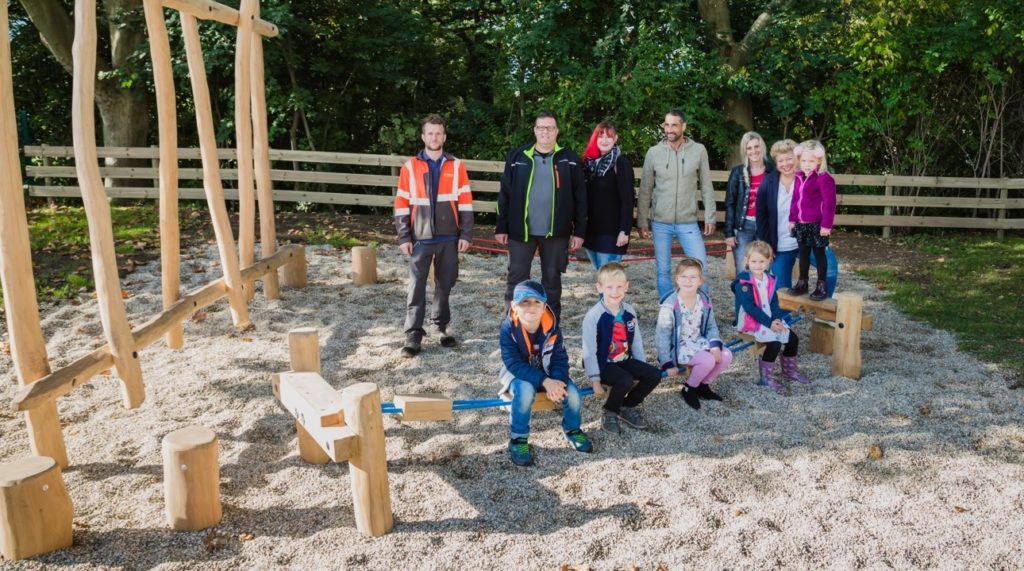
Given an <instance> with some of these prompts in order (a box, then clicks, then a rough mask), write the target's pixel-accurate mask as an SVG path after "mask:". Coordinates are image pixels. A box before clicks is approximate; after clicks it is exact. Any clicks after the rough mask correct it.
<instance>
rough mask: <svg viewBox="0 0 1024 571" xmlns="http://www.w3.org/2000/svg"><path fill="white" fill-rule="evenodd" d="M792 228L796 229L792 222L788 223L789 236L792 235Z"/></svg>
mask: <svg viewBox="0 0 1024 571" xmlns="http://www.w3.org/2000/svg"><path fill="white" fill-rule="evenodd" d="M793 228H796V224H793V223H792V222H790V223H789V233H790V234H792V233H793Z"/></svg>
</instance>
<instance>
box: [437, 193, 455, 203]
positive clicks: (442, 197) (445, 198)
mask: <svg viewBox="0 0 1024 571" xmlns="http://www.w3.org/2000/svg"><path fill="white" fill-rule="evenodd" d="M437 201H438V202H455V195H454V194H451V193H447V192H446V193H444V194H438V195H437Z"/></svg>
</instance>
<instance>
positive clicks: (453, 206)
mask: <svg viewBox="0 0 1024 571" xmlns="http://www.w3.org/2000/svg"><path fill="white" fill-rule="evenodd" d="M431 184H432V182H431V179H430V166H429V165H428V164H427V161H426V157H425V155H424V153H423V152H422V151H421V152H420V153H419V154H417V155H416V156H415V157H412V158H410V159H409V160H407V161H405V164H403V165H402V170H401V174H400V175H399V177H398V192H397V193H396V194H395V229H396V230H397V231H398V243H399V244H404V243H406V242H415V241H416V240H431V239H434V238H439V237H442V236H458V237H459V238H460V239H462V240H467V241H469V240H472V239H473V195H472V193H471V192H470V188H469V176H468V175H467V174H466V165H465V164H464V163H463V162H462V161H461V160H459V159H457V158H455V157H454V156H452V155H450V154H448V153H445V154H444V155H442V157H441V177H440V182H439V184H438V187H439V188H437V189H433V188H430V186H431ZM432 196H436V199H435V200H434V204H436V207H433V206H432V205H431V202H432V201H431V197H432Z"/></svg>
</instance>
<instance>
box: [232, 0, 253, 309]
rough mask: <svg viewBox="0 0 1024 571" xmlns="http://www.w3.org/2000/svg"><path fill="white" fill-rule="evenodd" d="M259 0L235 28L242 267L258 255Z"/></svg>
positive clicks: (245, 1)
mask: <svg viewBox="0 0 1024 571" xmlns="http://www.w3.org/2000/svg"><path fill="white" fill-rule="evenodd" d="M258 2H259V0H241V5H240V7H239V8H240V9H239V19H238V29H237V30H235V147H236V148H237V149H238V258H239V263H240V264H241V265H242V267H246V266H248V265H250V264H252V262H253V260H254V259H255V257H256V253H255V252H256V194H255V190H254V188H253V184H254V180H253V178H254V176H255V175H254V174H253V164H252V101H250V93H249V92H250V88H251V85H250V83H249V82H250V77H251V75H252V37H253V35H254V34H253V33H252V21H253V18H255V17H256V16H255V14H256V10H255V4H257V3H258ZM253 285H254V283H253V282H245V298H246V300H252V298H253V296H254V295H255V290H254V288H253Z"/></svg>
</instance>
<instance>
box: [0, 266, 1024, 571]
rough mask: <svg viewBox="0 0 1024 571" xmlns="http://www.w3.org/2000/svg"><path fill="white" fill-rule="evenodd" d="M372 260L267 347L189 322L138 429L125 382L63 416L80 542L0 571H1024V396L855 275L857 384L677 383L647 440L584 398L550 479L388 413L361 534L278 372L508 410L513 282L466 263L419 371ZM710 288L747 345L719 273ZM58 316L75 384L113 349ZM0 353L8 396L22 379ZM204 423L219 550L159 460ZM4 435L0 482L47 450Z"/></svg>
mask: <svg viewBox="0 0 1024 571" xmlns="http://www.w3.org/2000/svg"><path fill="white" fill-rule="evenodd" d="M377 256H378V263H379V268H378V275H379V278H380V280H379V283H378V284H376V285H370V286H362V287H356V286H354V285H353V283H352V280H351V278H350V273H351V257H350V255H349V252H348V251H346V250H336V249H333V248H331V247H322V246H316V247H312V248H310V249H308V250H307V257H308V259H309V285H308V287H306V288H305V289H303V290H292V289H287V288H282V296H281V299H280V300H267V299H264V298H263V296H262V292H258V293H257V295H256V298H255V299H254V301H253V302H252V303H251V305H250V315H251V317H252V320H253V323H254V324H255V329H254V330H251V331H245V332H238V331H235V330H234V328H233V327H232V325H231V319H230V311H228V308H227V303H226V301H225V300H222V301H220V302H218V303H217V304H215V305H213V306H211V307H209V308H207V309H205V310H203V311H202V312H201V313H199V314H198V315H197V316H196V317H194V318H193V319H191V320H189V321H187V322H186V324H185V339H186V344H185V347H184V349H182V350H180V351H171V350H169V349H167V348H166V347H165V346H163V344H162V342H161V343H157V344H156V345H154V346H152V347H150V348H147V349H145V350H143V351H142V353H141V357H142V364H143V373H144V378H145V383H146V401H145V403H144V404H143V405H142V406H141V407H139V408H137V409H134V410H127V409H125V408H124V407H123V406H122V404H121V399H120V391H119V383H118V381H117V378H116V376H111V375H107V376H104V375H100V376H97V377H96V378H94V379H93V380H92V381H91V382H90V383H88V384H85V385H83V386H81V387H79V388H76V389H75V390H74V391H73V392H72V393H71V394H69V395H67V396H65V397H62V398H61V399H59V401H58V407H59V412H60V418H61V422H62V424H63V427H64V436H65V439H66V441H67V446H68V451H69V455H70V458H71V467H70V468H69V469H68V470H66V471H65V472H64V480H65V482H66V485H67V487H68V490H69V492H70V495H71V498H72V501H73V502H74V526H73V529H74V545H73V546H71V547H70V548H67V549H62V550H59V551H56V552H53V553H49V554H46V555H42V556H38V557H35V558H31V559H29V560H25V561H18V562H4V563H2V567H3V569H44V568H45V569H50V568H61V569H100V568H103V569H107V568H112V569H152V568H155V569H239V568H256V569H265V568H292V569H480V568H497V569H594V570H602V569H634V568H639V569H652V570H653V569H690V568H723V569H732V568H803V569H819V568H838V569H848V568H870V569H886V568H897V569H916V568H938V569H967V568H970V569H983V568H992V569H1013V568H1022V567H1024V550H1022V549H1021V548H1020V546H1021V545H1022V544H1024V483H1022V482H1024V468H1022V461H1024V428H1022V427H1021V419H1022V412H1024V407H1022V396H1024V391H1012V390H1009V389H1007V387H1006V384H1005V382H1004V381H1003V378H1002V376H1001V375H999V374H997V372H996V371H994V370H993V369H991V368H990V367H989V366H987V365H985V364H983V363H979V362H978V361H976V360H975V359H973V358H971V357H970V356H968V355H967V354H965V353H961V352H960V351H958V350H957V348H956V343H955V340H954V338H953V337H952V336H951V335H950V334H948V333H946V332H943V331H936V330H933V329H931V328H930V327H929V326H927V325H925V324H922V323H919V322H915V321H912V320H910V319H908V318H906V317H904V316H903V315H901V314H899V313H898V312H897V311H896V310H894V309H893V308H892V307H891V306H890V305H889V304H888V303H886V301H885V295H884V293H882V292H879V291H877V290H875V289H874V288H873V287H871V286H870V285H869V284H867V283H866V282H863V281H861V280H860V279H858V278H857V277H856V276H854V275H852V274H850V273H844V274H843V275H842V277H841V281H840V291H846V292H855V293H858V294H861V295H863V296H864V299H865V309H866V311H868V312H870V313H871V314H873V315H874V328H873V329H872V330H870V331H866V332H864V334H863V337H862V350H863V375H862V378H861V379H860V380H859V381H854V380H851V379H847V378H839V377H833V376H832V374H831V367H830V361H829V358H828V357H825V356H822V355H816V354H811V353H807V352H805V351H802V355H801V365H802V367H803V369H804V370H805V372H807V373H808V374H809V375H810V376H811V377H812V378H813V379H814V383H813V384H812V385H810V386H806V387H805V386H793V387H792V390H791V393H790V394H789V395H787V396H780V395H777V394H775V393H773V392H771V391H768V390H766V389H764V388H761V387H758V386H756V385H755V384H754V381H755V371H756V369H755V362H754V357H753V356H751V355H750V354H749V352H743V353H739V354H738V355H737V358H736V359H735V361H734V363H733V364H732V366H731V367H730V368H729V370H728V371H727V372H726V373H725V374H724V375H723V376H722V377H720V379H719V381H718V382H717V383H716V385H715V389H716V390H717V391H718V392H720V393H721V394H722V395H723V396H724V397H725V401H724V402H722V403H710V404H705V405H704V406H703V407H702V408H701V410H700V411H693V410H691V409H689V408H687V407H686V406H685V405H684V404H683V402H682V400H681V399H680V398H679V388H680V382H679V381H678V380H676V379H669V380H666V381H665V382H663V383H662V385H661V386H660V387H659V388H658V389H657V390H655V392H654V393H653V394H652V395H651V396H650V397H649V398H648V400H647V402H646V403H645V407H644V413H645V415H646V417H647V418H648V419H650V420H651V421H652V424H653V426H652V427H651V429H650V430H649V431H646V432H638V431H634V430H629V429H627V428H624V432H623V433H622V434H621V435H611V434H607V433H604V432H602V431H601V430H600V428H599V424H600V423H599V419H600V415H601V402H600V401H599V400H598V399H596V398H594V397H589V398H587V399H586V402H585V407H584V411H583V417H584V430H586V431H587V433H588V434H589V435H590V436H591V438H592V439H593V441H594V444H595V448H596V451H595V453H594V454H591V455H586V454H581V453H577V452H575V451H573V450H572V449H571V448H570V447H569V445H568V444H567V443H566V442H565V440H564V439H563V437H562V433H561V430H560V428H559V423H560V414H559V413H558V412H557V411H554V412H543V413H537V414H536V415H535V417H534V419H533V422H532V426H531V430H532V433H531V438H530V443H531V445H532V447H533V450H534V452H535V454H536V457H537V461H536V464H535V465H534V466H532V467H529V468H519V467H516V466H514V465H512V464H511V462H510V461H509V459H508V455H507V451H506V444H507V438H508V418H507V412H505V411H504V410H502V409H485V410H473V411H465V412H457V413H455V416H454V419H453V420H452V421H451V422H431V423H428V422H409V423H404V424H403V423H402V422H400V421H398V420H397V419H396V418H394V417H391V416H386V417H385V420H384V426H385V429H386V435H387V458H388V466H389V474H390V486H391V498H392V502H393V508H394V515H395V527H394V530H393V531H392V532H391V533H390V534H388V535H386V536H384V537H381V538H376V539H373V538H367V537H363V536H361V535H360V534H359V533H358V532H357V530H356V527H355V521H354V518H353V513H352V491H351V487H350V486H351V484H350V478H349V473H348V472H349V467H348V465H347V464H345V463H342V464H330V465H322V466H314V465H308V464H305V463H304V462H303V461H302V460H301V459H300V458H299V456H298V453H297V444H296V435H295V426H294V420H293V417H292V416H290V415H289V414H288V413H287V412H286V411H284V410H283V409H282V408H281V407H280V406H279V404H278V403H277V401H276V400H275V399H274V397H273V395H272V393H271V389H270V376H271V374H272V373H276V372H281V371H285V370H287V369H288V350H287V333H288V331H289V330H290V329H292V328H296V327H315V328H317V329H318V330H319V332H320V345H321V359H322V365H323V374H324V378H325V379H326V380H327V381H328V382H329V383H330V384H331V385H332V386H334V387H336V388H338V389H339V390H340V389H342V388H344V387H346V386H348V385H350V384H352V383H356V382H372V383H377V384H378V385H379V387H380V390H381V393H382V396H383V398H384V400H385V401H390V400H392V398H393V397H394V395H396V394H409V393H426V392H432V393H442V394H445V395H450V396H451V397H452V398H455V399H474V398H493V397H494V396H495V394H496V391H497V389H498V384H497V380H496V376H497V371H498V368H499V366H500V357H499V352H498V341H497V340H498V327H499V324H500V322H501V319H502V312H503V305H504V304H503V300H502V294H503V291H504V280H505V265H506V259H505V258H504V257H500V256H496V257H495V256H488V255H479V254H467V255H465V256H463V263H462V265H461V270H460V277H459V283H458V285H457V286H456V287H455V290H454V292H453V294H452V311H453V316H454V321H453V324H452V331H453V332H454V334H455V335H456V336H457V337H458V339H459V345H458V347H457V348H455V349H445V348H442V347H440V346H439V344H438V342H437V336H436V335H433V336H428V337H427V338H426V340H425V343H424V349H425V350H424V352H423V353H422V354H420V355H419V356H418V357H416V358H413V359H404V358H402V357H401V356H400V354H399V349H400V348H401V346H402V343H403V341H404V335H403V332H402V322H403V318H404V314H405V288H406V276H407V271H408V270H407V264H406V262H405V259H404V258H403V256H402V255H401V253H400V252H399V251H398V249H397V247H394V246H382V247H380V248H378V250H377ZM216 260H217V255H216V250H215V249H214V248H212V247H210V248H206V249H203V250H196V251H192V252H188V253H187V254H186V255H185V256H184V259H183V263H182V283H183V289H185V290H186V291H188V290H191V289H194V288H196V287H198V286H200V285H202V284H203V283H206V282H207V281H209V280H211V279H214V278H216V277H219V275H220V268H219V264H218V262H217V261H216ZM709 269H710V275H709V276H708V281H709V283H710V284H711V289H712V297H713V300H714V302H715V310H716V313H717V317H718V323H719V325H720V327H721V329H722V333H723V336H724V337H725V338H726V339H731V338H732V337H734V335H735V330H734V329H733V328H732V326H731V325H730V322H731V321H732V318H733V300H732V295H731V293H730V292H729V289H728V282H727V280H725V278H724V277H722V274H723V272H724V262H723V259H722V258H721V257H719V258H715V259H713V260H712V261H711V263H710V268H709ZM629 274H630V284H631V289H630V292H629V294H628V296H627V300H628V301H630V302H631V303H632V304H633V305H634V306H635V307H636V308H637V310H638V311H639V314H640V319H641V329H642V332H643V334H644V337H645V341H646V344H647V348H648V356H649V358H650V360H651V361H652V362H653V360H654V355H653V349H654V339H653V336H654V323H655V317H656V315H657V300H656V293H655V284H654V265H653V262H649V261H647V262H634V263H631V264H629ZM534 275H539V269H538V268H535V269H534ZM563 281H564V294H563V295H564V300H563V308H564V309H563V311H564V315H563V317H564V321H563V323H562V328H563V332H564V335H565V341H566V347H567V348H568V351H569V357H570V361H571V363H572V364H573V370H572V372H573V375H574V378H576V379H577V380H578V381H579V383H580V386H586V384H587V383H586V382H585V380H584V377H583V374H582V370H581V354H580V328H581V323H582V318H583V315H584V313H586V311H587V309H588V308H589V307H590V306H591V305H592V304H593V303H594V302H595V301H596V291H595V289H594V285H593V281H594V277H593V271H592V270H591V269H590V267H589V264H585V263H581V264H577V263H571V264H570V268H569V271H568V272H567V273H566V274H565V276H564V280H563ZM122 285H123V287H124V289H125V290H126V291H127V292H128V298H127V299H126V304H127V309H128V313H129V318H130V319H131V320H132V321H133V323H135V324H140V323H142V322H144V321H145V320H146V319H148V317H149V316H151V315H153V314H155V313H157V312H159V311H160V308H161V302H160V276H159V266H158V265H156V264H150V265H146V266H142V267H140V268H138V269H137V270H136V271H135V272H133V273H131V274H129V275H128V276H127V277H126V278H125V279H124V280H123V282H122ZM42 314H43V329H44V334H45V336H46V339H47V347H48V351H49V355H50V358H51V361H52V365H53V367H54V369H56V368H59V367H61V366H64V365H66V364H68V363H69V362H71V361H73V360H74V359H75V358H77V357H79V356H81V355H83V354H85V353H88V352H89V351H92V350H93V349H95V348H96V347H98V346H100V345H101V344H102V342H101V341H100V340H101V338H102V329H101V325H100V320H99V313H98V309H97V306H96V302H95V300H94V299H92V298H91V297H89V296H86V295H83V296H82V298H81V299H79V300H75V301H74V302H66V303H62V304H60V305H56V306H46V307H43V308H42ZM965 315H969V314H965ZM809 329H810V320H809V319H805V320H804V321H803V322H801V323H799V324H797V326H796V330H797V332H798V333H799V335H800V337H801V342H802V348H805V347H806V345H807V339H808V335H809ZM4 340H5V341H6V338H5V339H4ZM0 357H2V358H0V377H2V378H3V379H5V380H6V382H5V383H4V386H5V387H6V391H7V393H6V394H7V395H8V397H13V396H14V394H15V393H16V390H17V387H16V385H15V377H14V372H13V370H12V367H13V365H12V363H11V360H10V357H9V356H7V355H2V356H0ZM192 424H197V425H202V426H206V427H209V428H211V429H212V430H214V431H215V432H216V433H217V435H218V437H219V438H220V466H221V471H220V477H221V488H220V491H221V497H222V501H223V507H224V517H223V520H222V522H221V523H220V524H219V525H217V526H215V527H214V528H211V529H209V530H204V531H198V532H175V531H172V530H170V529H169V528H168V526H167V525H166V524H165V521H164V514H163V484H162V470H163V469H162V465H161V455H160V442H161V438H162V437H163V436H164V435H165V434H167V433H169V432H171V431H173V430H176V429H179V428H182V427H184V426H188V425H192ZM0 427H2V431H3V432H2V438H0V461H5V462H6V461H15V460H17V459H18V458H22V457H24V456H25V455H27V454H29V445H28V439H27V436H26V434H25V428H24V424H23V422H22V420H21V418H20V415H18V414H16V413H13V412H11V409H10V407H7V408H5V409H0ZM634 566H635V567H634Z"/></svg>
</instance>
